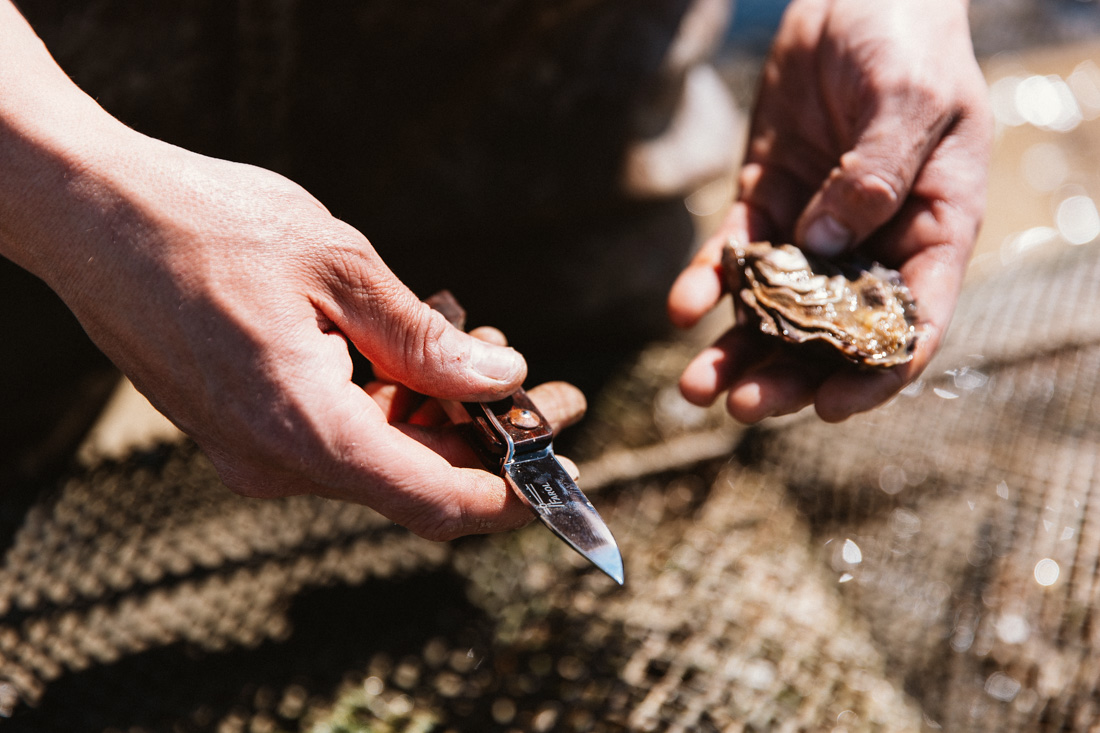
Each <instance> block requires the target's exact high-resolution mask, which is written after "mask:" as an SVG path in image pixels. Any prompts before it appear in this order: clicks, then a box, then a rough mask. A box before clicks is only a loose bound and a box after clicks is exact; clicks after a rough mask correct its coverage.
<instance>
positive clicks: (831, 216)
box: [795, 88, 957, 257]
mask: <svg viewBox="0 0 1100 733" xmlns="http://www.w3.org/2000/svg"><path fill="white" fill-rule="evenodd" d="M940 98H941V95H940V94H939V93H938V92H936V91H935V90H932V89H920V88H914V89H909V90H907V93H905V94H897V95H894V96H892V97H891V98H890V99H889V100H887V101H886V102H885V103H883V104H882V105H881V106H880V107H879V108H877V109H874V110H873V112H872V116H871V117H870V119H868V120H867V121H866V123H865V125H864V126H863V127H862V129H861V130H859V131H858V133H857V135H856V137H855V139H857V140H858V142H857V143H856V145H855V146H854V147H853V148H852V149H851V150H849V151H848V152H846V153H844V154H843V155H842V156H841V157H840V162H839V165H838V166H836V167H835V168H833V170H832V172H831V173H830V174H829V176H828V178H827V179H826V180H825V182H824V184H822V186H821V187H820V188H819V189H818V190H817V192H816V193H814V195H813V197H812V198H811V199H810V201H809V203H808V204H807V205H806V208H805V209H804V211H803V212H802V214H801V216H800V217H799V219H798V224H797V225H796V227H795V239H796V241H797V242H799V243H801V244H802V245H804V246H805V247H806V248H807V249H809V250H811V251H813V252H815V253H816V254H819V255H822V256H824V257H832V256H835V255H838V254H840V253H842V252H844V251H846V250H848V249H850V248H852V247H854V246H855V245H856V244H858V243H859V242H862V241H863V240H864V239H866V238H867V236H868V235H870V234H871V232H873V231H875V230H876V229H878V228H879V227H880V226H882V225H883V224H885V223H886V222H887V221H889V220H890V219H891V218H892V217H893V216H894V215H895V214H897V213H898V211H899V209H900V208H901V206H902V204H903V202H904V201H905V199H906V198H907V197H908V195H909V190H910V189H911V188H912V186H913V181H914V180H915V179H916V177H917V174H918V173H919V172H920V170H921V167H922V166H923V164H924V162H925V160H926V159H927V157H928V155H929V153H930V151H931V150H932V149H933V148H934V147H935V146H936V145H937V144H938V143H939V141H940V140H941V138H942V137H943V133H944V131H945V130H946V129H947V127H948V126H949V125H950V124H951V123H952V122H953V120H954V119H955V115H956V113H957V110H956V109H955V108H954V107H953V106H948V105H947V104H945V103H944V102H943V101H941V99H940Z"/></svg>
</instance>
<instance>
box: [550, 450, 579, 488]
mask: <svg viewBox="0 0 1100 733" xmlns="http://www.w3.org/2000/svg"><path fill="white" fill-rule="evenodd" d="M554 457H555V458H557V459H558V463H560V464H561V467H562V468H564V469H565V472H566V473H567V474H569V478H571V479H573V480H574V481H579V480H580V478H581V470H580V469H579V468H577V464H576V463H574V462H573V460H572V459H570V458H566V457H565V456H563V455H561V454H557V455H555V456H554Z"/></svg>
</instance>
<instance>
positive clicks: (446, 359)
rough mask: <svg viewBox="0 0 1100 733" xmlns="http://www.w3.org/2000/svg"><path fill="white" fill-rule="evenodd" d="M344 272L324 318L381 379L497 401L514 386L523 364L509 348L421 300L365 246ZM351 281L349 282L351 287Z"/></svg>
mask: <svg viewBox="0 0 1100 733" xmlns="http://www.w3.org/2000/svg"><path fill="white" fill-rule="evenodd" d="M355 265H357V266H358V267H359V268H361V269H360V271H359V272H354V273H348V269H350V268H348V265H347V263H345V268H348V269H345V273H348V274H342V276H341V278H340V279H341V280H343V281H344V282H345V283H348V287H345V288H340V290H342V292H341V293H338V294H337V300H338V306H337V311H338V312H337V313H336V314H335V317H332V316H330V317H332V319H333V321H334V322H335V325H336V326H337V328H339V329H340V330H341V331H342V332H343V334H344V335H345V336H347V338H348V339H349V340H350V341H351V342H352V343H353V344H354V345H355V347H356V348H357V349H358V350H359V351H360V353H362V354H363V355H364V356H365V357H367V358H368V359H369V360H370V361H371V363H372V364H374V365H375V366H377V367H380V368H381V370H382V371H383V372H385V373H386V375H387V377H389V378H391V379H393V380H394V381H397V382H400V383H401V384H404V385H406V386H407V387H410V388H411V389H413V390H415V391H417V392H420V393H422V394H426V395H429V396H431V397H440V398H443V399H450V400H460V401H474V400H491V399H499V398H501V397H503V396H505V395H508V394H511V393H512V392H514V391H515V390H516V389H518V388H519V387H520V385H521V384H522V383H523V380H524V378H525V377H526V376H527V364H526V362H525V361H524V360H523V357H522V356H520V354H519V353H518V352H517V351H515V350H514V349H512V348H509V347H507V346H501V345H496V344H493V343H490V342H487V341H482V340H480V339H476V338H474V337H472V336H470V335H468V334H466V333H464V332H462V331H460V330H459V329H457V328H455V327H454V326H452V325H451V324H450V323H448V322H447V319H446V318H445V317H444V316H443V315H442V314H441V313H439V312H437V311H435V310H433V309H432V308H431V307H429V306H428V305H426V304H425V303H422V302H421V301H420V299H419V298H417V297H416V295H414V294H413V292H412V291H411V290H409V289H408V288H407V287H406V286H405V285H404V284H403V283H402V282H401V281H400V280H398V279H397V276H396V275H394V274H393V272H391V271H390V269H389V268H388V267H386V265H385V264H384V263H383V262H382V260H381V259H380V258H379V257H378V255H377V254H376V253H374V252H373V250H370V251H369V252H365V253H363V257H362V258H361V259H360V260H359V261H358V262H356V263H355ZM352 283H354V286H353V285H351V284H352Z"/></svg>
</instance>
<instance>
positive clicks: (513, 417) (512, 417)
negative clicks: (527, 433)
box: [507, 407, 542, 430]
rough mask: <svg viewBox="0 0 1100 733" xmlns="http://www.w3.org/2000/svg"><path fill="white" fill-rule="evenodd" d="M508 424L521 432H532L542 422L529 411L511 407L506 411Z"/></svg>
mask: <svg viewBox="0 0 1100 733" xmlns="http://www.w3.org/2000/svg"><path fill="white" fill-rule="evenodd" d="M507 417H508V422H510V423H512V424H513V425H515V426H516V427H517V428H519V429H521V430H534V429H535V428H537V427H538V426H539V425H542V420H540V419H539V416H538V415H536V414H535V413H534V412H532V411H531V410H525V409H523V408H522V407H513V408H512V409H511V410H509V411H508V416H507Z"/></svg>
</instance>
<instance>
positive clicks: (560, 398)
mask: <svg viewBox="0 0 1100 733" xmlns="http://www.w3.org/2000/svg"><path fill="white" fill-rule="evenodd" d="M527 396H528V397H530V398H531V401H532V402H534V403H535V406H536V407H537V408H539V412H541V413H542V414H543V416H544V417H545V418H546V419H547V420H548V421H549V422H550V428H551V430H553V431H554V433H555V434H556V433H559V432H561V431H562V430H564V429H565V428H567V427H569V426H570V425H575V424H577V423H578V422H580V421H581V418H583V417H584V413H585V411H586V410H587V409H588V402H587V400H585V398H584V393H583V392H581V391H580V390H579V389H577V388H576V387H574V386H573V385H572V384H569V383H568V382H546V383H545V384H540V385H538V386H537V387H532V388H531V389H529V390H527Z"/></svg>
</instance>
